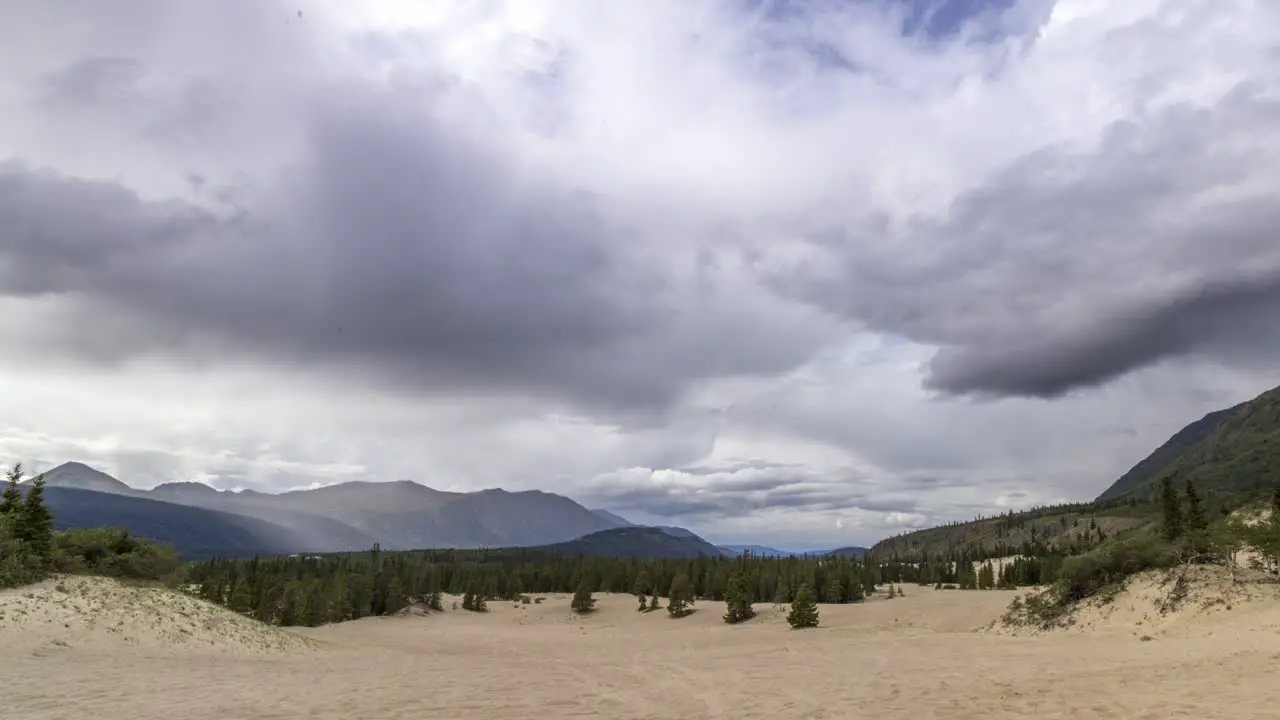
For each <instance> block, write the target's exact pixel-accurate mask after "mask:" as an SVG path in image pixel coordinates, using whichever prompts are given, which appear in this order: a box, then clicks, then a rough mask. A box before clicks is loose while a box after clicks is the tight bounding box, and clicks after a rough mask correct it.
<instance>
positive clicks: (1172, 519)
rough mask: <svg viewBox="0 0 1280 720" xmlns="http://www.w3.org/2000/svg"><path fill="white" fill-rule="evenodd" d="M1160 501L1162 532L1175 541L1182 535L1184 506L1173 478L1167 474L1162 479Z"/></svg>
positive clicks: (1166, 538) (1167, 538) (1166, 537)
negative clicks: (1175, 488)
mask: <svg viewBox="0 0 1280 720" xmlns="http://www.w3.org/2000/svg"><path fill="white" fill-rule="evenodd" d="M1160 501H1161V505H1162V514H1161V515H1162V524H1161V532H1162V534H1163V535H1164V539H1165V540H1168V541H1169V542H1173V541H1175V540H1177V539H1178V538H1180V537H1182V508H1181V507H1180V504H1179V502H1178V493H1177V492H1176V491H1174V489H1173V478H1171V477H1169V476H1167V475H1166V476H1165V477H1164V478H1162V479H1161V480H1160Z"/></svg>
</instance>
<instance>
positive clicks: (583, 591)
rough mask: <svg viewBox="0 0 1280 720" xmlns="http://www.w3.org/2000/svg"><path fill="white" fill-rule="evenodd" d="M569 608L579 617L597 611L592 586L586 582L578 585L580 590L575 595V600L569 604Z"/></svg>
mask: <svg viewBox="0 0 1280 720" xmlns="http://www.w3.org/2000/svg"><path fill="white" fill-rule="evenodd" d="M569 607H570V609H572V610H573V611H574V612H576V613H578V614H579V615H586V614H587V613H589V612H591V611H593V610H595V609H596V599H595V598H593V597H591V585H590V584H589V583H587V581H586V580H583V581H582V582H580V583H578V589H577V591H576V592H574V593H573V600H571V601H570V602H569Z"/></svg>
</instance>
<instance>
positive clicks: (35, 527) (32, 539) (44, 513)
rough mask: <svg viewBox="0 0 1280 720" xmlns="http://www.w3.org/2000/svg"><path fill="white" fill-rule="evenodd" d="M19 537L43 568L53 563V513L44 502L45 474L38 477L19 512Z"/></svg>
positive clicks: (17, 529)
mask: <svg viewBox="0 0 1280 720" xmlns="http://www.w3.org/2000/svg"><path fill="white" fill-rule="evenodd" d="M17 517H18V523H17V528H15V530H16V532H15V533H14V534H15V535H17V537H18V539H19V540H21V541H23V542H24V543H26V544H27V548H28V550H29V551H30V552H31V554H32V555H33V556H35V558H36V560H37V562H39V563H40V565H41V566H42V567H43V568H49V567H51V566H52V565H53V513H52V512H51V511H50V510H49V508H48V506H47V505H45V504H44V476H40V477H37V478H36V479H35V481H34V482H32V483H31V489H30V490H28V491H27V497H26V499H25V500H24V501H23V503H22V508H21V510H20V511H18V514H17Z"/></svg>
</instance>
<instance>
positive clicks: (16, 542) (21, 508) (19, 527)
mask: <svg viewBox="0 0 1280 720" xmlns="http://www.w3.org/2000/svg"><path fill="white" fill-rule="evenodd" d="M22 476H23V472H22V463H15V464H14V465H13V467H11V468H10V469H9V471H8V472H7V473H6V474H5V479H6V480H7V485H6V487H5V490H4V493H3V495H0V587H14V586H17V585H24V584H26V583H31V582H36V581H38V580H42V579H44V578H45V577H48V575H49V573H51V572H52V571H53V570H54V557H53V534H54V533H53V515H52V513H50V512H49V508H48V507H46V506H45V504H44V480H43V479H41V478H36V480H35V482H34V483H32V486H31V488H30V489H29V490H28V491H27V493H26V497H23V494H22V491H21V490H20V489H19V487H18V484H19V483H20V482H22Z"/></svg>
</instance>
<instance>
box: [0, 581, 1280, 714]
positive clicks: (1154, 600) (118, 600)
mask: <svg viewBox="0 0 1280 720" xmlns="http://www.w3.org/2000/svg"><path fill="white" fill-rule="evenodd" d="M1163 588H1164V586H1163V585H1162V584H1161V581H1159V580H1158V579H1153V578H1150V577H1148V578H1145V579H1144V578H1139V579H1138V580H1135V581H1134V583H1133V584H1132V587H1131V589H1130V591H1128V592H1126V593H1125V594H1122V595H1121V596H1119V597H1118V598H1116V599H1115V600H1113V601H1112V602H1111V603H1107V604H1103V605H1096V606H1091V607H1087V608H1084V609H1083V610H1081V611H1080V613H1079V616H1078V617H1077V621H1076V623H1075V625H1074V626H1073V627H1072V628H1070V629H1068V630H1064V631H1051V632H1041V633H1029V632H1027V631H1025V630H1019V629H1011V628H1007V627H1003V626H1002V625H1001V623H1000V622H999V621H998V618H999V617H1000V616H1001V614H1002V613H1003V611H1004V610H1005V608H1006V606H1007V605H1008V603H1009V601H1010V600H1011V599H1012V597H1013V596H1014V594H1015V593H1012V592H1007V591H987V592H976V591H967V592H966V591H954V590H953V591H946V590H941V591H935V590H932V589H931V588H923V587H917V586H914V585H908V586H906V587H905V590H906V593H907V595H906V597H902V598H895V599H893V600H887V599H884V598H883V597H877V598H874V599H872V600H870V601H868V602H866V603H863V604H860V605H850V606H822V607H821V612H822V624H823V626H822V627H821V628H818V629H814V630H804V631H793V630H790V629H789V628H788V627H787V625H786V622H785V620H784V616H785V612H783V611H778V610H776V609H774V608H773V607H772V606H770V605H767V604H766V605H758V606H757V611H758V612H759V615H758V617H757V618H756V619H755V620H754V621H752V622H750V623H748V624H746V625H743V626H737V627H731V626H726V625H724V624H723V623H722V622H721V620H720V614H721V612H723V605H722V604H721V603H710V602H706V603H698V605H697V607H698V608H699V610H698V612H696V613H695V614H694V615H692V616H690V617H688V618H684V619H682V620H671V619H669V618H668V617H667V615H666V612H665V611H663V612H659V613H651V614H642V613H638V612H636V611H635V601H634V599H633V598H631V597H628V596H612V597H611V596H604V595H598V596H597V598H598V600H599V602H598V607H599V610H598V612H596V613H594V614H592V615H590V616H587V617H585V618H584V617H578V616H576V615H574V614H572V613H571V612H570V611H569V608H568V605H569V597H568V596H564V595H547V596H542V597H544V600H543V602H542V603H541V604H529V605H517V604H513V603H509V602H505V603H504V602H491V603H490V612H489V613H487V614H484V615H477V614H472V613H468V612H465V611H460V610H457V611H455V610H446V611H445V612H442V613H433V614H430V615H427V616H423V615H412V614H411V615H406V616H402V617H393V618H371V619H366V620H361V621H357V622H351V623H344V624H341V625H334V626H329V627H324V628H314V629H299V630H296V631H288V630H281V629H276V628H268V627H264V626H261V625H258V624H256V623H254V622H253V621H250V620H248V619H245V618H241V617H238V616H235V615H232V614H230V613H228V612H226V611H224V610H222V609H221V608H217V607H214V606H212V605H209V604H207V603H204V602H202V601H199V600H196V599H193V598H189V597H186V596H183V595H180V594H177V593H174V592H170V591H166V590H160V589H139V588H131V587H127V586H123V585H119V584H117V583H114V582H111V581H106V580H100V579H89V578H63V579H55V580H52V581H48V582H45V583H42V584H40V585H37V586H32V587H28V588H21V589H18V590H10V591H4V592H0V676H3V677H4V678H5V691H4V693H3V699H2V700H0V707H2V708H3V710H2V711H0V716H3V717H5V718H7V719H9V720H34V719H36V718H48V719H54V718H56V719H58V720H77V719H79V718H84V719H85V720H89V719H95V720H96V719H102V720H114V719H115V718H129V719H130V720H147V719H150V718H165V719H166V720H168V719H171V718H183V719H184V720H199V719H202V718H217V719H218V720H241V719H244V720H250V719H255V718H261V719H262V720H273V719H283V718H335V719H336V718H343V719H346V718H366V719H369V720H396V719H399V718H414V719H415V720H417V719H421V718H503V719H504V720H512V719H516V718H539V719H546V720H552V719H559V718H662V719H664V720H665V719H674V718H680V719H694V718H773V719H776V718H857V717H873V718H878V719H881V720H883V719H885V718H912V719H913V720H921V719H924V718H984V719H987V720H992V719H996V718H1031V717H1035V718H1133V719H1138V718H1151V719H1152V720H1156V719H1158V720H1167V719H1170V718H1184V717H1185V718H1193V717H1194V718H1206V717H1212V718H1241V719H1244V718H1268V719H1274V718H1276V717H1277V713H1280V709H1278V708H1280V680H1277V678H1278V677H1280V600H1278V598H1277V592H1276V586H1274V585H1271V586H1250V587H1247V588H1245V589H1240V590H1231V591H1229V592H1225V594H1224V592H1223V591H1221V590H1220V589H1216V586H1214V585H1213V584H1212V583H1209V584H1207V585H1205V586H1204V588H1197V590H1196V591H1195V592H1193V593H1192V595H1191V596H1189V597H1188V598H1187V600H1186V601H1185V602H1184V603H1183V605H1182V608H1181V609H1180V610H1178V611H1177V612H1173V613H1169V614H1166V615H1161V614H1160V613H1159V611H1158V610H1157V609H1156V605H1158V604H1159V601H1160V598H1162V597H1163V596H1164V595H1165V594H1166V593H1165V591H1164V589H1163ZM1024 593H1025V591H1024ZM449 606H450V602H448V601H446V607H449Z"/></svg>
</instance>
